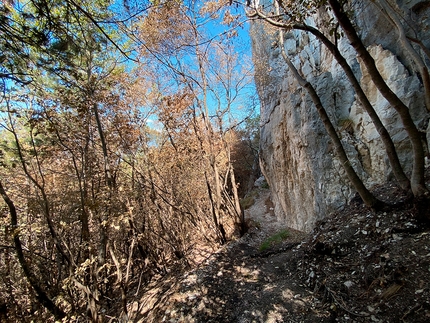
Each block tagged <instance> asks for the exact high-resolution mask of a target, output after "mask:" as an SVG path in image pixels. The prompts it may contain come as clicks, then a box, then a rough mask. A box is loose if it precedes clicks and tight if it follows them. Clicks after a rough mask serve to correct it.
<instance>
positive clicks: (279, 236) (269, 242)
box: [259, 230, 289, 251]
mask: <svg viewBox="0 0 430 323" xmlns="http://www.w3.org/2000/svg"><path fill="white" fill-rule="evenodd" d="M288 235H289V232H288V230H282V231H280V232H278V233H276V234H274V235H273V236H271V237H269V238H267V239H266V240H264V241H263V243H262V244H261V245H260V248H259V250H260V251H265V250H267V249H269V247H271V246H273V245H275V244H278V243H280V242H282V240H285V239H287V238H288Z"/></svg>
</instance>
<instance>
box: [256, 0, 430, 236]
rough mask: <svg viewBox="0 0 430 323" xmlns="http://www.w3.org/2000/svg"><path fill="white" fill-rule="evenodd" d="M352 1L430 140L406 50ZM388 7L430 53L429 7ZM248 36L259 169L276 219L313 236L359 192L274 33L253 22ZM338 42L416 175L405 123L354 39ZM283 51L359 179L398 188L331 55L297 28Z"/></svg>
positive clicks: (380, 60) (374, 13)
mask: <svg viewBox="0 0 430 323" xmlns="http://www.w3.org/2000/svg"><path fill="white" fill-rule="evenodd" d="M355 3H356V4H354V6H353V7H352V9H353V12H354V14H355V23H356V25H357V30H358V32H359V34H360V35H361V37H362V39H363V41H364V43H365V45H366V46H367V47H368V49H369V51H370V53H371V55H372V56H373V57H374V59H375V61H376V64H377V67H378V69H379V70H380V72H381V74H382V75H383V77H384V78H385V80H386V81H387V83H388V85H389V86H390V88H391V89H392V90H393V91H394V92H395V93H396V94H397V95H398V96H399V97H400V98H401V99H402V100H403V102H404V103H406V104H407V105H408V106H409V108H410V112H411V114H412V116H413V118H414V120H415V122H416V124H417V126H418V127H419V129H421V130H422V131H423V133H424V135H425V133H426V132H427V138H429V135H428V131H429V126H428V120H429V114H428V113H427V111H426V109H425V106H424V98H423V86H422V82H421V80H420V79H419V77H418V76H417V73H416V71H415V66H414V64H413V63H412V61H411V60H410V59H409V56H408V55H407V53H405V51H404V50H403V49H402V48H401V47H400V46H399V42H398V34H397V32H396V29H395V28H394V26H393V25H391V24H390V23H389V22H388V21H387V19H386V18H385V17H384V16H383V15H382V14H381V13H380V11H379V10H378V9H377V8H376V7H375V5H374V4H373V2H372V1H359V2H355ZM391 3H392V4H393V5H394V6H396V8H397V10H399V12H402V15H403V18H405V19H406V20H407V24H405V26H406V28H407V32H408V33H410V34H413V30H412V28H413V29H414V30H415V31H416V32H417V33H416V34H415V35H416V36H417V37H419V38H420V39H421V40H422V41H424V42H427V43H426V44H425V45H426V46H427V47H430V46H429V45H430V43H429V42H430V37H428V36H429V33H430V31H429V26H430V19H429V17H430V5H429V3H430V2H429V1H397V3H399V4H397V3H395V2H394V1H391ZM267 4H268V3H266V5H267ZM329 18H330V12H328V11H326V10H325V9H320V10H319V12H318V13H317V14H315V15H313V16H312V17H311V18H310V19H308V21H307V23H308V24H310V25H313V26H316V27H318V28H320V29H324V27H323V23H324V22H326V21H327V20H328V19H329ZM251 37H252V40H253V57H254V62H255V66H256V76H255V80H256V84H257V89H258V92H259V96H260V100H261V143H260V145H261V146H260V148H261V157H260V158H261V167H262V171H263V174H264V176H265V178H266V180H267V182H268V184H269V186H270V189H271V193H272V200H273V202H274V205H275V214H276V216H277V218H278V219H280V220H282V221H285V223H286V225H288V226H290V227H292V228H295V229H298V230H303V231H310V230H311V229H312V228H313V227H314V225H315V222H316V221H317V220H319V219H321V218H324V217H325V216H327V215H328V214H329V213H330V212H332V211H335V210H338V209H339V208H341V207H342V206H343V205H345V204H347V203H348V201H350V199H351V198H352V197H354V195H355V194H356V193H355V191H354V189H353V188H352V187H351V185H350V183H349V181H348V179H347V178H346V176H345V173H344V170H343V168H342V167H341V165H340V162H339V160H338V159H337V157H336V156H335V154H334V149H333V145H332V144H331V142H330V140H329V138H328V136H327V134H326V131H325V129H324V126H323V124H322V122H321V121H320V120H319V117H318V115H317V112H316V109H315V107H314V105H313V103H312V101H311V99H310V97H309V96H308V94H307V92H306V90H305V89H303V88H302V87H301V86H300V85H299V84H298V83H297V81H296V80H295V78H294V77H293V75H291V73H290V72H289V70H288V68H287V65H286V64H285V62H284V60H283V57H282V55H281V54H280V50H279V47H278V41H277V38H278V31H277V29H276V28H273V27H269V26H268V25H267V24H265V23H264V22H261V21H256V22H254V23H253V24H252V26H251ZM337 43H338V46H339V49H340V50H341V52H342V53H343V55H344V56H345V58H346V59H347V60H348V62H349V64H350V65H351V67H352V68H353V71H354V73H355V75H356V77H357V78H358V79H359V80H360V82H361V84H362V87H363V89H364V91H365V93H366V94H367V95H368V97H369V100H370V102H371V103H372V104H373V106H374V108H375V110H376V111H377V113H378V115H379V116H380V118H381V119H382V121H383V123H384V124H385V126H386V127H387V129H388V131H389V132H390V134H391V135H392V137H393V140H394V142H395V145H396V148H397V150H398V154H399V157H400V160H401V162H402V164H403V165H404V167H405V170H406V171H407V172H410V170H411V165H412V164H411V162H412V159H411V158H412V153H411V149H410V143H409V140H408V138H407V135H406V133H405V131H404V129H403V126H402V124H401V121H400V119H399V117H398V116H397V114H396V112H395V111H394V109H392V108H391V107H390V105H389V104H388V102H387V101H385V99H384V98H383V97H382V95H381V94H380V93H379V92H378V91H377V89H376V88H375V86H374V85H373V83H372V81H371V80H370V77H369V75H368V73H367V71H366V69H365V68H364V66H362V64H361V62H360V60H359V59H357V55H356V53H355V51H354V49H353V48H352V47H351V46H350V44H349V42H348V40H347V39H346V38H343V37H341V36H339V38H338V39H337ZM284 45H285V50H286V52H287V54H288V55H289V57H290V59H291V60H292V62H293V63H294V65H295V67H296V68H297V69H298V70H299V71H300V72H301V74H302V75H303V76H304V77H305V78H306V79H307V80H308V81H309V82H311V84H312V85H313V86H314V87H315V88H316V90H317V92H318V94H319V95H320V97H321V101H322V103H323V105H324V107H325V109H326V110H327V111H328V114H329V115H330V117H331V120H332V122H333V123H334V125H335V126H336V127H337V130H338V134H339V135H340V136H341V139H342V143H343V144H344V148H345V150H346V151H347V153H348V155H349V157H350V160H351V161H352V163H353V165H354V167H355V169H356V171H357V173H358V174H359V176H360V177H361V178H362V179H363V181H364V182H365V183H366V184H367V185H368V187H372V186H374V185H376V184H383V183H385V182H388V181H392V180H393V176H392V173H391V169H390V166H389V163H388V160H387V158H386V153H385V150H384V147H383V144H382V142H381V140H380V138H379V135H378V133H377V132H376V129H375V127H374V126H373V124H372V122H371V120H370V118H369V117H368V115H367V114H366V113H365V111H364V110H363V108H362V106H361V104H360V102H359V101H357V99H356V96H355V92H354V90H353V89H352V86H351V85H350V84H349V82H348V80H347V78H346V76H345V74H344V72H343V70H342V69H341V67H340V66H339V65H338V64H337V62H336V61H335V60H334V58H333V57H332V55H331V53H330V52H328V51H327V50H326V49H325V48H324V47H323V46H322V45H321V44H320V42H319V41H318V40H317V39H316V38H315V37H314V36H313V35H311V34H307V33H305V32H302V31H297V30H293V31H290V32H287V33H285V35H284ZM416 48H418V47H416ZM424 137H425V136H424Z"/></svg>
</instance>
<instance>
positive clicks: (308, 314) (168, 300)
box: [130, 186, 430, 323]
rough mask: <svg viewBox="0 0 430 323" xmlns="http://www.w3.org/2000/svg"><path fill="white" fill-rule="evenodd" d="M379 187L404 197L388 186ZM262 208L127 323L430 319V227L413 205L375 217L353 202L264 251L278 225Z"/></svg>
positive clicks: (151, 295)
mask: <svg viewBox="0 0 430 323" xmlns="http://www.w3.org/2000/svg"><path fill="white" fill-rule="evenodd" d="M260 193H261V192H260ZM376 193H377V194H378V195H379V197H380V198H381V199H383V200H384V201H386V202H390V199H392V200H399V199H400V200H402V199H403V198H404V197H402V196H401V195H400V193H399V192H398V191H397V189H396V188H395V187H392V186H387V187H381V188H379V189H378V190H377V191H376ZM263 197H264V202H265V204H266V205H268V203H267V201H266V200H265V195H263ZM259 207H260V208H262V207H261V204H260V205H259ZM422 211H426V210H422ZM251 213H252V212H251ZM263 213H264V216H265V217H266V218H265V219H264V218H262V217H261V214H260V217H258V215H257V219H258V220H254V219H253V216H252V214H249V217H250V219H252V220H253V222H252V223H254V226H253V227H252V228H251V229H250V231H249V232H248V233H247V234H246V235H245V236H244V237H242V238H241V239H239V240H237V241H234V242H231V243H229V244H228V245H226V246H224V247H223V248H222V249H221V250H219V251H218V252H217V253H215V254H213V255H212V256H211V257H209V258H208V259H207V260H206V261H205V262H204V263H203V264H202V265H201V266H200V267H199V268H197V269H195V270H192V271H190V272H187V273H186V274H174V273H171V274H170V275H168V276H165V277H163V278H160V280H159V281H156V282H154V283H152V284H151V286H150V288H148V289H147V290H146V291H145V296H143V297H142V298H141V299H140V300H139V301H136V302H134V303H133V304H132V306H131V307H130V313H131V317H130V321H132V322H157V323H158V322H202V323H203V322H241V323H245V322H268V323H270V322H294V323H296V322H297V323H298V322H390V323H392V322H411V323H412V322H414V323H416V322H430V230H429V228H428V226H426V225H423V224H422V223H421V222H418V221H417V220H416V217H417V209H416V207H414V206H413V205H408V204H405V205H404V206H402V207H398V208H394V209H392V210H391V211H385V212H379V213H374V212H372V211H370V210H368V209H367V208H366V207H364V206H363V205H362V204H360V202H359V201H355V202H353V203H351V205H349V206H347V207H346V208H345V209H344V210H342V211H341V212H339V213H337V214H334V215H332V216H331V217H329V218H327V219H325V220H324V221H323V222H321V223H318V225H317V226H316V229H315V230H314V231H313V232H312V233H310V234H304V233H301V232H297V231H294V230H292V229H288V231H289V236H288V237H287V239H285V240H283V241H282V242H281V243H277V244H274V245H272V246H271V247H270V248H269V249H267V250H264V251H260V249H259V247H260V246H261V242H262V241H263V240H264V239H266V238H267V237H270V236H272V235H273V234H274V232H275V231H277V230H280V229H281V227H280V226H278V227H273V223H275V222H276V221H275V220H274V217H273V215H272V214H271V213H270V210H264V212H263ZM265 225H267V227H270V225H272V227H271V230H269V231H265V229H264V228H265Z"/></svg>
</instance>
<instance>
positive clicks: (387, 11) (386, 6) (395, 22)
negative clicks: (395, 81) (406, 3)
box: [375, 0, 430, 111]
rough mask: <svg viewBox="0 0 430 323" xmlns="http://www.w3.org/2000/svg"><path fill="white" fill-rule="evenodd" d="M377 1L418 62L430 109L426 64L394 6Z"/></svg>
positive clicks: (429, 89)
mask: <svg viewBox="0 0 430 323" xmlns="http://www.w3.org/2000/svg"><path fill="white" fill-rule="evenodd" d="M375 3H378V4H379V9H380V10H381V12H382V13H383V14H385V15H386V17H387V18H388V20H390V21H391V23H392V24H393V25H394V26H395V27H396V28H397V30H398V32H399V43H400V44H401V45H402V46H403V48H404V49H406V50H407V51H408V53H409V55H410V56H411V57H412V59H413V61H414V62H415V64H417V66H418V69H419V73H420V74H421V77H422V80H423V85H424V102H425V105H426V108H427V110H428V111H430V76H429V71H428V68H427V66H426V64H425V63H424V61H423V59H422V58H421V56H420V55H419V54H418V53H417V51H416V50H415V49H414V48H413V47H412V45H411V43H410V42H409V40H408V38H407V37H406V32H405V30H404V28H403V25H402V23H401V22H400V19H399V18H398V17H397V14H396V12H395V11H394V10H393V8H392V7H391V6H390V5H389V4H388V3H387V1H385V0H378V1H376V2H375Z"/></svg>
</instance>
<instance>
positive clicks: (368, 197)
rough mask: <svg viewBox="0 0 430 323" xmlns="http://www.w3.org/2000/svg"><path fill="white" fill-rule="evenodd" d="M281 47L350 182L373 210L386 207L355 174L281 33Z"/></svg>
mask: <svg viewBox="0 0 430 323" xmlns="http://www.w3.org/2000/svg"><path fill="white" fill-rule="evenodd" d="M279 46H280V48H281V53H282V56H283V58H284V59H285V62H286V63H287V65H288V67H289V68H290V70H291V72H292V73H293V75H294V77H295V78H296V79H297V81H298V82H299V84H300V85H301V86H302V87H304V88H305V89H306V91H307V92H308V93H309V95H310V96H311V99H312V101H313V102H314V104H315V107H316V109H317V111H318V115H319V117H320V119H321V121H322V122H323V124H324V127H325V129H326V131H327V133H328V135H329V137H330V139H331V140H332V142H333V144H334V147H335V151H336V155H337V157H338V158H339V160H340V162H341V164H342V166H343V168H344V170H345V172H346V174H347V176H348V178H349V180H350V181H351V183H352V185H353V186H354V187H355V189H356V190H357V192H358V194H359V195H360V197H361V198H362V200H363V202H364V203H365V204H366V205H367V206H368V207H370V208H372V209H379V208H380V207H382V206H383V205H384V203H383V202H382V201H380V200H378V199H377V198H376V197H375V196H373V194H372V193H370V191H369V190H368V189H367V188H366V186H365V185H364V183H363V181H362V180H361V179H360V177H358V175H357V173H356V172H355V170H354V168H353V167H352V165H351V162H350V161H349V159H348V156H347V155H346V152H345V150H344V148H343V146H342V142H341V141H340V139H339V136H338V135H337V133H336V129H335V128H334V126H333V124H332V123H331V121H330V118H329V116H328V114H327V111H326V110H325V109H324V107H323V105H322V103H321V100H320V98H319V96H318V94H317V93H316V91H315V89H314V87H313V86H312V85H311V84H310V83H309V82H308V81H306V80H305V79H304V78H303V77H302V76H301V75H300V74H299V72H298V71H297V69H296V68H295V66H294V65H293V64H292V63H291V61H290V59H289V58H288V56H287V54H286V53H285V49H284V36H283V32H282V31H280V32H279Z"/></svg>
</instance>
